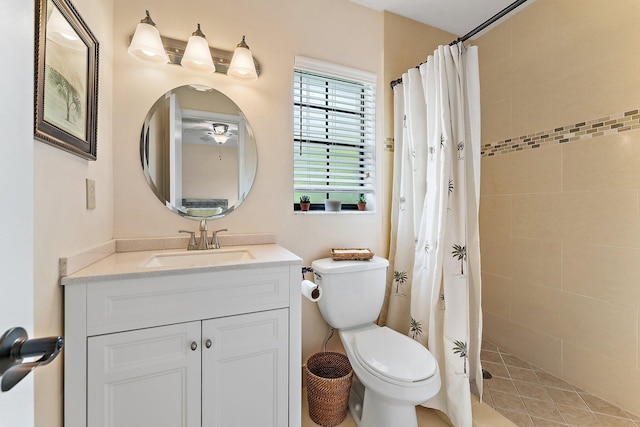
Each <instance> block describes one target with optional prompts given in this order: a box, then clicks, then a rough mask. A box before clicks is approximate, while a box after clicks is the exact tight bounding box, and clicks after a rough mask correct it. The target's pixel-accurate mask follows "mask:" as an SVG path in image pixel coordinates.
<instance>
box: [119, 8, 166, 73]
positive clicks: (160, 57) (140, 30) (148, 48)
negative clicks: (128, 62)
mask: <svg viewBox="0 0 640 427" xmlns="http://www.w3.org/2000/svg"><path fill="white" fill-rule="evenodd" d="M128 52H129V55H131V56H133V57H134V58H138V59H142V60H143V61H149V62H158V63H167V62H169V57H168V56H167V52H166V51H165V50H164V46H163V45H162V39H160V32H159V31H158V29H157V28H156V26H155V24H154V23H153V21H152V20H151V17H150V16H149V11H147V16H146V18H144V19H143V20H142V21H140V23H139V24H138V26H137V27H136V32H135V33H134V34H133V38H132V39H131V44H130V45H129V49H128Z"/></svg>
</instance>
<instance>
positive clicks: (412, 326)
mask: <svg viewBox="0 0 640 427" xmlns="http://www.w3.org/2000/svg"><path fill="white" fill-rule="evenodd" d="M409 332H410V333H411V338H413V339H414V340H415V339H417V338H418V337H420V335H422V323H420V322H418V321H417V320H416V319H414V318H413V317H412V318H411V321H410V322H409Z"/></svg>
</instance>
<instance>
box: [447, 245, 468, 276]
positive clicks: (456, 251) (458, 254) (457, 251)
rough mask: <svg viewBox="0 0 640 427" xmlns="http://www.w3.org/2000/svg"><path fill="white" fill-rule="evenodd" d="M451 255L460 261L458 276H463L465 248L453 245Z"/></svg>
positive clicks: (465, 257)
mask: <svg viewBox="0 0 640 427" xmlns="http://www.w3.org/2000/svg"><path fill="white" fill-rule="evenodd" d="M451 255H453V257H454V258H457V259H458V261H460V275H461V276H464V263H465V261H466V260H467V247H466V246H462V245H453V252H451Z"/></svg>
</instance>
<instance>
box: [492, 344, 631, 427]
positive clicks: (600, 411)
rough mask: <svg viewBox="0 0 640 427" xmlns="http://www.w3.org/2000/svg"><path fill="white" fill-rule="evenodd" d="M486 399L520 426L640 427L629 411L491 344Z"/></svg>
mask: <svg viewBox="0 0 640 427" xmlns="http://www.w3.org/2000/svg"><path fill="white" fill-rule="evenodd" d="M481 359H482V367H483V368H484V369H485V370H487V371H489V372H490V373H491V374H492V375H493V378H492V379H488V380H487V379H486V380H484V398H483V400H484V402H485V403H487V404H488V405H489V406H491V407H492V408H494V409H495V410H496V411H498V412H500V413H501V414H502V415H504V416H505V417H507V418H508V419H510V420H511V421H512V422H513V423H515V424H516V425H517V426H518V427H546V426H576V427H591V426H598V427H602V426H606V427H618V426H621V427H640V417H637V416H634V415H632V414H629V413H628V412H625V411H623V410H622V409H620V408H617V407H615V406H613V405H611V404H609V403H607V402H605V401H603V400H601V399H598V398H597V397H595V396H592V395H590V394H589V393H586V392H584V391H582V390H580V389H578V388H577V387H575V386H573V385H571V384H569V383H567V382H565V381H562V380H561V379H559V378H556V377H554V376H553V375H550V374H548V373H546V372H545V371H543V370H542V369H539V368H536V367H534V366H532V365H530V364H528V363H527V362H525V361H523V360H521V359H518V358H517V357H515V356H512V355H510V354H509V353H507V352H505V351H504V350H501V349H499V348H498V347H496V346H494V345H492V344H490V343H486V342H485V343H483V345H482V353H481Z"/></svg>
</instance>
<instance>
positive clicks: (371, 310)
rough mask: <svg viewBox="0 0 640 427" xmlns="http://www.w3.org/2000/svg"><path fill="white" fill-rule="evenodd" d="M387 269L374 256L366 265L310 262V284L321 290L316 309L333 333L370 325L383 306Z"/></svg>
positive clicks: (325, 260) (330, 259)
mask: <svg viewBox="0 0 640 427" xmlns="http://www.w3.org/2000/svg"><path fill="white" fill-rule="evenodd" d="M388 266H389V261H387V260H386V259H384V258H380V257H377V256H374V257H373V258H372V259H370V260H368V261H334V260H333V259H332V258H323V259H319V260H316V261H313V263H311V267H312V268H313V271H314V282H315V283H316V285H318V286H319V287H320V288H322V298H320V300H319V301H318V308H320V312H321V313H322V317H324V320H325V321H326V322H327V323H328V324H329V325H331V326H332V327H334V328H337V329H344V328H352V327H355V326H360V325H364V324H366V323H370V322H374V321H375V320H376V319H377V318H378V315H379V314H380V309H381V308H382V303H383V302H384V293H385V288H386V278H387V267H388Z"/></svg>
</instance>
